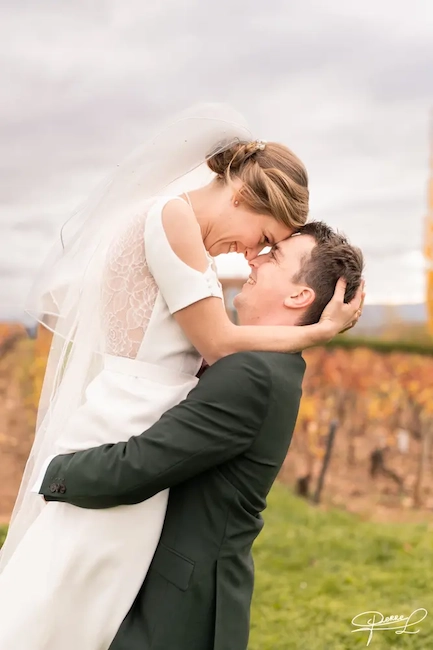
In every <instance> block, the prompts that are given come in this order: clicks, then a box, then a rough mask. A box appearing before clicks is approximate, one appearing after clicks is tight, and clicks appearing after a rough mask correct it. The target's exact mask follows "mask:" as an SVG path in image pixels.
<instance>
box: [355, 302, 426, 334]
mask: <svg viewBox="0 0 433 650" xmlns="http://www.w3.org/2000/svg"><path fill="white" fill-rule="evenodd" d="M390 320H400V321H403V322H406V323H411V324H420V323H424V322H426V320H427V311H426V306H425V304H423V303H422V304H415V305H365V306H364V309H363V311H362V317H361V320H360V321H359V325H358V331H359V329H361V328H368V329H376V328H378V327H382V326H384V325H386V324H388V323H389V322H390Z"/></svg>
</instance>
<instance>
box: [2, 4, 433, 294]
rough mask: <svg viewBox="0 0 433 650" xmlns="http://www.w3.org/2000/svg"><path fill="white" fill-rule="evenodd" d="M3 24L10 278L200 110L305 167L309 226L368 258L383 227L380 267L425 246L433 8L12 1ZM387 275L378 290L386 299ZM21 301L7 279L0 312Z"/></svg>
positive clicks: (4, 160) (4, 247)
mask: <svg viewBox="0 0 433 650" xmlns="http://www.w3.org/2000/svg"><path fill="white" fill-rule="evenodd" d="M0 11H1V16H0V57H1V60H2V65H1V67H0V142H1V148H2V154H3V155H2V157H1V159H0V225H1V227H2V228H3V226H4V233H5V236H4V237H3V241H4V242H6V243H4V244H3V243H2V244H0V256H1V260H2V263H3V264H4V263H5V262H6V267H7V266H8V264H7V260H9V259H11V258H12V256H13V257H14V259H15V260H16V259H23V264H24V260H25V259H27V260H28V259H30V260H31V261H30V262H29V263H30V265H31V264H34V265H36V264H38V263H39V261H40V252H39V251H40V249H41V248H42V249H43V247H44V242H46V246H48V245H49V239H50V237H52V235H53V234H54V232H56V231H57V230H58V227H59V225H60V223H62V222H63V220H64V219H65V218H66V215H67V212H68V210H69V209H71V208H72V207H73V206H74V205H75V203H76V202H77V201H78V200H81V199H82V198H84V197H85V195H86V193H87V192H88V191H89V190H90V189H91V188H92V187H93V185H94V184H95V182H97V181H98V180H99V179H100V178H101V177H102V176H103V175H104V173H105V172H106V171H108V170H109V169H110V168H111V167H112V166H113V165H114V164H115V163H116V162H118V160H119V159H121V158H122V157H123V156H124V155H125V154H126V153H127V152H128V151H129V150H130V149H131V148H132V147H134V146H135V145H136V144H137V142H138V141H140V140H142V139H143V138H144V137H145V136H146V134H147V133H148V130H149V129H150V128H151V126H152V124H153V123H154V122H155V121H157V120H158V121H159V119H160V118H163V117H164V116H167V115H169V114H170V113H173V112H175V111H177V110H178V109H179V108H182V107H184V106H187V105H189V104H191V103H193V102H195V101H197V100H206V99H217V100H223V101H225V100H226V101H230V102H232V103H234V104H235V105H237V106H238V107H239V108H240V110H242V111H244V112H245V114H246V115H247V116H248V117H249V118H250V120H251V122H252V125H253V127H254V128H255V130H256V132H257V133H258V136H259V137H260V136H261V137H271V138H275V139H278V140H281V141H283V142H286V143H287V144H289V146H291V147H292V148H293V149H294V150H295V151H296V152H297V153H299V154H300V155H301V157H302V158H303V159H304V160H305V162H306V163H307V166H308V167H309V170H310V177H311V194H312V212H314V213H313V216H314V217H317V218H327V219H329V220H330V221H331V222H332V223H333V225H336V226H338V227H340V228H342V229H344V230H346V231H347V232H348V233H349V235H350V236H351V237H352V239H353V240H355V238H356V239H357V241H359V242H360V243H362V244H365V245H366V246H367V244H368V243H369V237H370V233H371V232H372V229H373V227H375V231H374V236H375V238H376V239H378V243H377V244H376V243H375V245H374V246H373V247H372V246H370V247H368V246H367V249H368V250H369V251H370V253H369V254H370V255H372V256H374V255H375V254H376V253H375V252H374V251H377V250H381V251H385V250H386V248H387V247H389V249H390V250H392V251H394V252H395V251H400V250H401V251H404V250H412V249H414V248H415V249H416V247H417V246H419V243H420V242H421V232H422V216H423V214H424V212H425V208H424V202H425V180H426V173H427V170H426V163H427V151H426V137H427V110H428V107H429V102H431V101H432V96H433V87H432V84H433V78H432V75H431V70H432V69H433V48H432V47H431V25H432V24H433V8H432V5H431V4H428V3H427V2H425V0H413V1H412V3H411V5H410V9H409V4H408V2H404V1H403V0H397V1H392V0H377V1H376V2H375V3H374V4H373V3H369V4H368V3H362V4H361V3H359V2H355V1H354V0H327V1H323V0H320V1H319V0H295V1H294V2H291V3H287V2H284V1H283V0H281V1H279V0H272V1H270V2H268V3H267V4H265V3H263V2H259V0H252V1H249V2H248V1H247V0H238V1H237V2H233V1H229V0H221V1H220V2H218V3H215V4H213V5H210V4H209V3H205V2H199V0H189V2H186V3H182V4H180V3H177V2H175V0H163V1H162V2H159V3H154V4H153V5H150V4H149V3H142V2H139V1H138V0H135V1H133V0H130V1H129V2H128V3H124V2H121V1H120V0H105V1H104V2H100V3H89V2H87V0H74V2H73V3H66V2H60V3H59V2H57V1H54V0H40V1H39V2H38V3H34V2H30V1H28V0H27V1H24V0H21V1H20V3H14V4H12V3H10V2H9V3H6V2H4V0H3V2H2V3H1V2H0ZM429 24H430V28H429ZM417 218H418V221H416V219H417ZM408 219H412V220H414V225H413V227H411V229H410V231H409V232H408V228H407V223H408ZM415 221H416V222H415ZM14 232H15V235H13V233H14ZM17 232H19V235H20V237H19V238H17V237H16V234H17ZM11 233H12V234H11ZM36 234H37V238H36V239H35V235H36ZM11 237H12V239H11ZM7 242H9V244H8V243H7ZM10 242H13V245H14V250H13V252H12V251H11V246H10ZM32 247H33V248H32ZM30 249H32V250H33V251H34V252H33V253H29V250H30ZM29 255H30V257H29ZM372 259H373V257H372ZM11 265H12V266H14V267H15V266H16V264H15V263H14V264H12V263H11ZM27 266H28V263H27V264H26V265H25V267H24V266H23V268H27ZM373 266H374V268H375V269H376V263H375V262H374V263H373ZM389 268H390V269H391V272H390V274H388V275H389V277H390V278H391V279H389V278H388V279H386V280H383V279H381V278H377V279H376V280H375V279H373V280H372V282H370V286H371V285H372V284H373V285H374V283H375V282H376V286H377V294H378V295H379V294H383V295H386V294H387V288H386V287H387V284H386V283H389V282H392V268H393V267H392V263H391V262H390V266H389ZM414 273H415V271H414ZM416 273H418V275H417V276H416V278H417V280H416V281H417V283H418V285H417V286H421V284H422V278H421V277H420V273H419V270H418V271H416ZM382 275H383V274H382ZM414 277H415V276H414ZM8 287H9V285H8ZM20 287H22V285H21V284H17V285H16V290H14V291H12V292H11V291H10V290H9V288H8V289H7V296H6V293H5V294H4V293H3V292H4V291H6V289H4V288H3V286H2V283H1V276H0V302H1V303H2V304H4V303H5V301H7V302H10V301H13V300H14V299H15V298H14V296H16V295H17V293H19V291H20V290H21V289H20ZM2 296H4V297H3V298H2Z"/></svg>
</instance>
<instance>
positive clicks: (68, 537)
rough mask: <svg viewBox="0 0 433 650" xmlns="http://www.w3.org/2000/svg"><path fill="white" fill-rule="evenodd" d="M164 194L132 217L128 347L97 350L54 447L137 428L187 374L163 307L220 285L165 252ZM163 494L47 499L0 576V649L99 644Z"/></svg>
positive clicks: (185, 345)
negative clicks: (127, 351)
mask: <svg viewBox="0 0 433 650" xmlns="http://www.w3.org/2000/svg"><path fill="white" fill-rule="evenodd" d="M173 198H176V197H161V198H159V199H157V200H156V201H155V203H154V204H153V206H152V207H151V209H150V210H149V211H148V213H147V215H145V217H144V218H143V217H142V216H141V217H140V219H139V220H138V221H137V222H136V224H135V226H134V227H135V228H137V227H139V228H143V236H142V243H141V245H142V248H143V250H142V253H143V255H144V256H145V257H144V263H145V267H143V268H144V271H145V273H146V280H147V291H148V295H147V299H148V301H147V302H148V304H147V306H148V307H149V305H150V307H151V309H150V313H148V314H147V316H146V323H145V326H143V338H142V341H141V343H140V345H139V347H138V349H137V350H135V352H136V356H135V358H126V357H122V356H118V355H116V354H107V355H105V357H104V368H103V370H102V371H101V372H100V373H99V374H98V375H97V376H96V377H95V378H94V379H93V381H92V382H91V383H90V384H89V386H88V388H87V391H86V401H85V402H84V404H83V405H82V406H81V407H80V408H79V409H78V410H77V411H76V412H75V413H71V417H70V419H69V421H68V426H67V427H66V429H65V430H64V431H63V432H62V434H61V435H60V437H59V440H58V447H57V451H58V453H66V452H69V451H77V450H81V449H87V448H89V447H93V446H95V445H99V444H104V443H115V442H118V441H121V440H127V439H128V438H130V437H131V436H134V435H139V434H141V433H142V432H143V431H145V430H146V429H147V428H149V427H150V426H151V425H152V424H154V423H155V422H156V421H157V420H158V419H159V418H160V416H161V415H162V414H163V413H164V412H165V411H167V410H168V409H169V408H171V407H172V406H174V405H176V404H178V403H179V402H180V401H181V400H182V399H184V398H185V397H186V396H187V394H188V393H189V391H190V390H191V389H192V388H193V387H194V386H195V385H196V383H197V379H196V376H195V375H196V373H197V372H198V370H199V368H200V365H201V357H200V356H199V355H198V353H197V352H196V351H195V349H194V348H193V347H192V346H191V344H190V343H189V341H188V339H187V338H186V337H185V335H184V334H183V332H182V330H181V329H180V327H179V326H178V325H177V323H176V321H175V319H174V318H173V316H172V314H173V313H174V312H176V311H178V310H179V309H182V308H184V307H186V306H188V305H189V304H192V303H194V302H196V301H198V300H201V299H203V298H205V297H208V296H217V297H220V298H222V289H221V285H220V283H219V282H218V279H217V276H216V271H215V266H214V264H213V261H212V258H210V257H209V267H208V269H207V271H206V272H204V273H200V272H198V271H196V270H194V269H191V268H190V267H189V266H187V265H186V264H184V263H183V262H182V261H181V260H180V259H179V258H178V257H177V256H176V255H175V254H174V252H173V250H172V249H171V247H170V244H169V242H168V240H167V238H166V236H165V232H164V228H163V224H162V211H163V208H164V206H165V204H166V203H167V202H168V201H169V200H171V199H173ZM131 232H132V231H131ZM134 237H136V234H135V235H134ZM126 243H127V242H126ZM126 248H128V247H127V246H125V250H126ZM128 250H130V247H129V248H128ZM124 268H125V267H124ZM126 268H127V267H126ZM114 339H115V337H114ZM112 351H113V352H116V348H113V350H112ZM168 494H169V490H164V491H163V492H160V493H159V494H156V495H155V496H154V497H152V498H151V499H148V500H147V501H145V502H143V503H139V504H137V505H132V506H121V507H117V508H110V509H105V510H86V509H81V508H77V507H75V506H71V505H69V504H65V503H56V502H50V503H47V504H46V505H45V506H44V508H43V509H42V512H41V514H40V515H39V516H38V518H37V519H36V521H35V522H34V523H33V524H32V526H31V527H30V528H29V529H28V531H27V533H26V535H25V536H24V538H23V539H22V541H21V542H20V544H19V546H18V547H17V549H16V551H15V552H14V554H13V556H12V557H11V559H10V561H9V562H8V564H7V565H6V567H5V569H4V571H3V572H2V573H1V574H0V650H59V648H61V650H108V648H109V646H110V644H111V642H112V640H113V638H114V637H115V635H116V633H117V631H118V629H119V627H120V625H121V623H122V621H123V619H124V618H125V616H126V614H127V613H128V611H129V609H130V607H131V605H132V604H133V602H134V599H135V597H136V595H137V593H138V591H139V589H140V587H141V585H142V583H143V581H144V579H145V577H146V573H147V571H148V568H149V565H150V563H151V561H152V558H153V555H154V553H155V550H156V547H157V544H158V541H159V538H160V534H161V531H162V526H163V523H164V517H165V512H166V507H167V500H168ZM35 498H42V497H39V496H35Z"/></svg>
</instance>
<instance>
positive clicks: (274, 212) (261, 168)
mask: <svg viewBox="0 0 433 650" xmlns="http://www.w3.org/2000/svg"><path fill="white" fill-rule="evenodd" d="M207 164H208V167H209V168H210V169H211V170H212V171H213V172H215V173H216V174H217V176H218V178H219V179H220V180H221V181H224V182H226V183H230V182H231V180H232V179H233V178H239V179H240V180H241V181H242V183H243V185H242V188H241V189H240V191H239V194H240V195H241V197H242V200H243V201H244V202H245V204H246V205H247V206H248V207H249V208H250V209H251V210H253V211H254V212H258V213H261V214H269V215H271V216H273V217H274V218H275V219H276V220H277V221H278V222H280V223H282V224H284V225H285V226H288V227H290V228H294V229H298V228H300V227H301V226H303V225H304V224H305V222H306V220H307V216H308V199H309V192H308V175H307V170H306V169H305V167H304V165H303V164H302V162H301V161H300V160H299V158H298V157H297V156H295V154H294V153H293V152H292V151H290V149H288V148H287V147H285V146H284V145H282V144H278V143H276V142H267V143H266V144H265V146H263V144H262V143H260V142H259V141H258V142H249V143H247V144H242V143H238V144H235V145H233V146H232V147H230V148H229V149H227V150H226V151H223V152H221V153H217V154H215V155H213V156H211V157H210V158H209V159H208V161H207Z"/></svg>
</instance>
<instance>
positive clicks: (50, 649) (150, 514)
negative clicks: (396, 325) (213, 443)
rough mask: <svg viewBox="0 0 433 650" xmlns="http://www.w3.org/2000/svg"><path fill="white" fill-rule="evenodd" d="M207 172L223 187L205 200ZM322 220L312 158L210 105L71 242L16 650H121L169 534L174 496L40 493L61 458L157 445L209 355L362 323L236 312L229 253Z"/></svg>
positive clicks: (292, 344)
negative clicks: (251, 321) (157, 430)
mask: <svg viewBox="0 0 433 650" xmlns="http://www.w3.org/2000/svg"><path fill="white" fill-rule="evenodd" d="M206 166H207V167H208V168H209V169H210V170H211V172H213V177H212V179H211V180H210V182H209V183H207V184H204V185H201V186H200V187H198V189H193V190H192V191H189V190H190V189H191V184H192V183H193V181H194V178H195V175H196V174H197V173H198V172H201V171H202V170H203V169H204V168H205V167H206ZM307 214H308V182H307V173H306V171H305V168H304V166H303V164H302V163H301V161H300V160H299V159H298V158H297V157H296V156H295V155H294V154H293V153H292V152H291V151H290V150H289V149H287V148H286V147H285V146H283V145H281V144H276V143H265V142H263V141H260V140H255V139H254V138H253V136H252V135H251V133H250V132H249V130H248V128H247V127H246V125H245V124H244V122H243V119H242V118H241V117H240V116H239V115H237V114H236V113H235V112H234V111H232V110H231V109H230V108H228V107H226V106H222V105H204V106H202V107H199V108H196V109H194V110H191V111H189V112H187V113H186V114H184V115H182V116H181V117H180V118H179V119H178V120H176V121H175V122H173V123H172V124H171V125H170V126H168V127H167V128H165V129H164V130H163V131H162V132H161V133H159V134H158V135H157V136H156V137H154V138H153V139H152V140H150V142H148V143H147V144H145V145H144V146H142V147H141V148H139V149H138V150H137V151H136V152H134V153H133V154H132V156H130V157H129V158H128V159H127V160H126V161H125V162H124V163H123V164H122V165H120V166H119V167H118V168H117V169H116V171H115V173H114V174H113V176H112V177H111V179H109V180H108V182H107V183H105V184H104V186H103V187H102V188H101V189H100V190H99V191H98V192H97V193H96V194H95V195H94V196H91V198H90V199H89V200H88V201H87V202H86V203H85V204H84V206H82V207H81V208H80V209H79V210H78V212H77V213H76V214H75V215H74V216H73V218H72V219H71V220H70V221H69V222H68V224H67V225H66V226H65V228H64V229H63V230H62V236H61V246H60V249H55V250H54V251H53V253H52V255H51V256H50V257H49V259H48V260H47V262H46V264H45V266H44V268H43V270H42V272H41V274H40V277H39V279H38V281H37V283H36V285H35V287H34V290H33V292H32V295H31V298H32V301H31V305H30V308H31V311H32V313H34V314H35V315H37V316H38V317H39V318H40V315H41V313H42V314H43V315H44V316H45V318H44V319H43V320H44V323H45V324H49V326H50V327H51V328H52V330H53V344H52V348H51V352H50V357H49V360H48V364H47V371H46V376H45V381H44V390H43V393H42V396H41V403H40V409H39V413H38V422H37V430H36V436H35V442H34V445H33V448H32V451H31V454H30V458H29V460H28V463H27V466H26V470H25V473H24V477H23V482H22V486H21V489H20V494H19V497H18V500H17V503H16V506H15V510H14V515H13V519H12V522H11V526H10V531H9V535H8V538H7V540H6V543H5V545H4V548H3V551H2V556H1V565H0V566H1V569H2V573H1V574H0V650H58V648H59V647H61V648H62V650H78V649H80V648H81V649H82V650H106V649H107V648H109V646H110V644H111V642H112V640H113V638H114V636H115V634H116V632H117V631H118V629H119V627H120V624H121V622H122V620H123V618H124V617H125V615H126V613H127V612H128V610H129V608H130V607H131V605H132V603H133V601H134V598H135V596H136V594H137V592H138V591H139V588H140V586H141V584H142V582H143V580H144V578H145V576H146V572H147V570H148V567H149V564H150V562H151V560H152V557H153V554H154V551H155V548H156V546H157V544H158V540H159V537H160V533H161V530H162V526H163V522H164V516H165V511H166V506H167V499H168V490H164V491H163V492H161V493H159V494H157V495H156V496H154V497H153V498H151V499H149V500H148V501H146V502H144V503H140V504H137V505H134V506H125V507H118V508H112V509H110V510H96V511H95V510H93V511H91V510H81V509H79V508H75V507H73V506H70V505H68V504H63V503H48V504H45V503H44V501H43V500H42V498H41V497H40V496H39V495H38V494H36V493H35V492H37V491H38V483H39V482H40V480H41V478H42V477H43V475H44V472H45V469H46V467H47V464H48V462H49V460H50V455H53V454H58V453H66V452H70V451H76V450H80V449H86V448H89V447H92V446H95V445H99V444H103V443H110V442H112V443H114V442H118V441H119V440H127V439H128V438H129V437H131V436H134V435H138V434H140V433H142V432H143V431H144V430H146V429H147V428H148V427H149V426H150V425H152V424H153V423H154V422H155V421H156V420H157V419H158V418H159V417H160V416H161V415H162V413H164V412H165V411H166V410H167V409H169V408H170V407H172V406H174V405H175V404H177V403H179V402H180V401H181V400H182V399H184V398H185V397H186V395H187V394H188V392H189V391H190V390H191V388H192V387H193V386H194V385H195V384H196V382H197V378H196V375H197V373H198V371H199V369H200V366H201V363H202V359H203V358H205V359H206V360H207V361H208V362H209V363H214V362H215V361H217V360H218V359H219V358H221V357H223V356H225V355H228V354H231V353H234V352H237V351H241V350H271V351H282V352H292V351H296V350H300V349H303V348H306V347H308V346H311V345H314V344H317V343H320V342H323V341H326V340H329V339H330V338H331V337H332V336H333V335H334V334H336V333H337V332H338V331H340V330H343V329H345V328H346V327H348V326H349V325H350V324H351V323H352V322H353V321H354V320H355V319H356V310H357V307H358V306H359V296H357V298H356V299H355V300H354V301H353V303H350V304H349V305H341V304H338V302H337V301H336V300H335V299H334V300H333V301H331V303H330V305H329V306H328V308H327V318H326V320H322V322H320V323H318V324H317V325H311V326H306V327H259V326H258V327H238V326H235V325H233V324H232V323H231V322H230V320H229V319H228V317H227V315H226V312H225V309H224V304H223V301H222V297H223V295H222V289H221V285H220V283H219V281H218V279H217V275H216V271H215V266H214V262H213V257H214V256H216V255H219V254H221V253H228V252H237V253H241V254H243V255H245V257H246V258H247V259H251V258H252V257H254V256H256V255H257V254H258V253H259V252H260V251H261V250H262V249H263V248H264V247H266V246H272V245H273V244H274V243H276V242H278V241H280V240H282V239H285V238H286V237H288V236H290V235H291V234H292V233H293V232H295V231H296V230H297V229H299V227H300V226H302V225H303V224H304V223H305V221H306V219H307ZM68 229H69V234H68V235H67V231H68ZM47 316H48V317H50V320H47ZM167 624H169V621H167Z"/></svg>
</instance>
